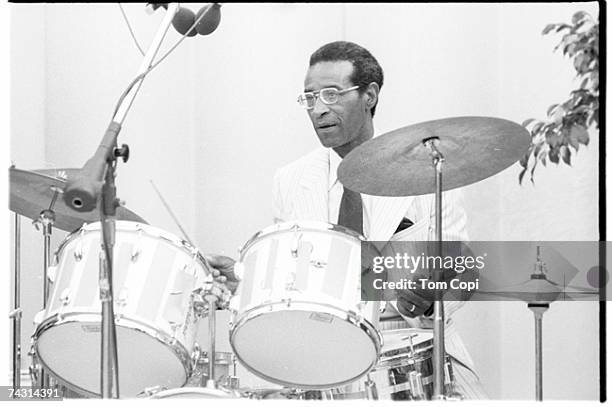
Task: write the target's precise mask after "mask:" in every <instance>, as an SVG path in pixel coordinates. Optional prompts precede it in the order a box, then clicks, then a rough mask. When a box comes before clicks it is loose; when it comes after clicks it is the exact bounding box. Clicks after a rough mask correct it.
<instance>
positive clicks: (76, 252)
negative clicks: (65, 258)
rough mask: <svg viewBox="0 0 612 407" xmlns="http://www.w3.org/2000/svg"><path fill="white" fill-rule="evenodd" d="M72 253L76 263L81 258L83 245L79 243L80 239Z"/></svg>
mask: <svg viewBox="0 0 612 407" xmlns="http://www.w3.org/2000/svg"><path fill="white" fill-rule="evenodd" d="M73 255H74V261H76V262H77V263H78V262H80V261H81V260H83V245H82V244H81V242H80V241H79V242H78V243H77V245H76V248H75V249H74V253H73Z"/></svg>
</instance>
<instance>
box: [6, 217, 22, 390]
mask: <svg viewBox="0 0 612 407" xmlns="http://www.w3.org/2000/svg"><path fill="white" fill-rule="evenodd" d="M14 244H15V265H14V267H15V269H14V273H15V274H14V281H13V284H14V291H13V309H12V311H11V312H10V313H9V318H10V319H12V320H13V389H15V390H18V389H20V388H21V318H22V314H23V312H22V309H21V218H20V216H19V214H18V213H15V243H14Z"/></svg>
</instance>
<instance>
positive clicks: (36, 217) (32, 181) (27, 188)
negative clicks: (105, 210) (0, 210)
mask: <svg viewBox="0 0 612 407" xmlns="http://www.w3.org/2000/svg"><path fill="white" fill-rule="evenodd" d="M79 171H80V169H76V168H65V169H53V170H49V169H41V170H33V171H26V170H20V169H17V168H15V167H14V166H11V167H10V168H9V182H10V197H9V208H10V210H11V211H13V212H15V213H17V214H19V215H21V216H25V217H26V218H29V219H32V220H33V221H39V222H36V223H40V217H41V216H40V214H41V212H43V211H45V210H48V209H49V206H50V205H49V203H50V202H52V201H53V199H54V196H56V194H57V193H58V192H59V193H61V191H63V190H64V189H65V188H66V181H67V180H69V179H72V178H75V177H77V176H78V175H79ZM57 198H59V196H57ZM51 209H52V210H53V214H54V219H53V227H54V228H55V229H60V230H63V231H66V232H73V231H75V230H77V229H79V228H80V227H81V226H82V225H83V224H84V223H92V222H98V221H100V210H101V209H100V207H97V208H96V209H95V210H93V211H91V212H78V211H76V210H74V209H72V208H71V207H70V206H68V205H67V204H66V203H65V202H64V201H63V200H62V199H57V200H56V201H55V202H54V203H53V205H52V208H51ZM117 219H118V220H128V221H132V222H138V223H141V224H145V225H146V224H147V222H146V221H145V220H144V219H142V218H141V217H140V216H138V215H137V214H136V213H134V212H132V211H131V210H129V209H127V208H125V207H123V206H120V207H118V208H117ZM39 227H40V225H39Z"/></svg>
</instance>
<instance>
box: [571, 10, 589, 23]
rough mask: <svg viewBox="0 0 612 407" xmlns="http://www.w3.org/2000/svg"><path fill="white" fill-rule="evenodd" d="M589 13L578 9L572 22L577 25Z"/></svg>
mask: <svg viewBox="0 0 612 407" xmlns="http://www.w3.org/2000/svg"><path fill="white" fill-rule="evenodd" d="M587 15H588V14H587V13H586V12H585V11H578V12H576V13H575V14H574V15H573V16H572V24H574V25H576V24H578V23H579V22H580V21H582V20H584V19H585V18H586V16H587Z"/></svg>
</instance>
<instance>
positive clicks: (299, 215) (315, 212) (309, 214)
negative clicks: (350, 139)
mask: <svg viewBox="0 0 612 407" xmlns="http://www.w3.org/2000/svg"><path fill="white" fill-rule="evenodd" d="M302 169H303V171H302V174H301V176H300V180H299V185H300V187H299V188H298V190H297V199H296V202H295V214H294V215H295V218H296V219H308V220H318V221H322V222H327V221H328V215H329V213H328V209H327V202H328V199H329V191H328V190H327V184H328V173H329V152H328V151H327V149H323V148H322V149H319V150H317V151H315V152H314V153H313V154H312V157H310V159H309V160H308V162H307V163H306V165H304V166H303V167H302Z"/></svg>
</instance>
